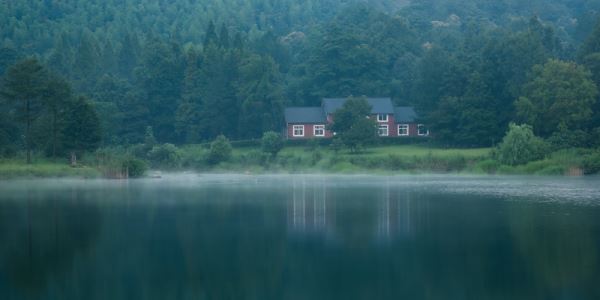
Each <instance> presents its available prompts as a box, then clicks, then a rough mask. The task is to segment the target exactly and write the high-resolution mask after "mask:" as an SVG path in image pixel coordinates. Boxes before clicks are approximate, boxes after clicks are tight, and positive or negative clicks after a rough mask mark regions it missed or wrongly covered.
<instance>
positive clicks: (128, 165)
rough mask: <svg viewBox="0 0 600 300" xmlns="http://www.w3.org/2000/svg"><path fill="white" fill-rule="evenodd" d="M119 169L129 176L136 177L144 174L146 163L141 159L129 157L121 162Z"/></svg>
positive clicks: (146, 168)
mask: <svg viewBox="0 0 600 300" xmlns="http://www.w3.org/2000/svg"><path fill="white" fill-rule="evenodd" d="M121 170H122V171H123V173H124V174H128V177H129V178H138V177H142V176H144V174H145V173H146V171H147V170H148V165H147V164H146V162H144V161H143V160H141V159H137V158H134V157H130V158H127V159H125V160H124V161H123V162H122V163H121Z"/></svg>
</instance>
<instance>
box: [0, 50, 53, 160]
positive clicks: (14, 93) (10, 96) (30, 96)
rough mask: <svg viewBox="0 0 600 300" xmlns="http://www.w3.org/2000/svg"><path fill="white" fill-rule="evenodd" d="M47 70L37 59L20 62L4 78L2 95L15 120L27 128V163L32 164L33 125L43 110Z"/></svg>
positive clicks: (25, 131) (0, 91)
mask: <svg viewBox="0 0 600 300" xmlns="http://www.w3.org/2000/svg"><path fill="white" fill-rule="evenodd" d="M46 76H47V70H46V69H45V68H44V67H43V66H42V65H41V64H40V63H39V61H38V60H37V59H35V58H28V59H25V60H22V61H19V62H18V63H16V64H15V65H13V66H11V67H10V68H9V69H8V70H7V71H6V74H5V76H4V77H3V82H2V86H1V87H2V89H1V90H0V95H1V96H2V98H3V99H4V100H5V101H7V102H8V103H9V105H10V106H11V109H13V110H14V111H15V119H16V120H17V121H18V122H19V123H21V124H22V125H24V126H25V130H24V135H25V150H26V152H27V153H26V154H27V163H31V150H32V134H31V126H32V123H33V122H34V121H35V120H36V119H37V118H38V117H39V115H40V114H41V112H42V109H43V103H42V100H41V98H42V94H43V91H44V88H45V85H44V81H45V79H46Z"/></svg>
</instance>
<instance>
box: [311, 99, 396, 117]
mask: <svg viewBox="0 0 600 300" xmlns="http://www.w3.org/2000/svg"><path fill="white" fill-rule="evenodd" d="M346 100H348V98H324V99H323V110H324V111H325V114H333V113H334V112H335V111H336V110H338V109H340V108H342V106H344V103H345V102H346ZM367 103H369V105H370V106H371V113H372V114H393V113H394V106H393V105H392V99H390V98H367Z"/></svg>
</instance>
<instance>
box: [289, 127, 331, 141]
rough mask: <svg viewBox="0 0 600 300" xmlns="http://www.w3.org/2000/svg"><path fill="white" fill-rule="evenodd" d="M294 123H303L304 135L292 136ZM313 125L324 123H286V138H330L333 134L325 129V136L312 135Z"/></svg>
mask: <svg viewBox="0 0 600 300" xmlns="http://www.w3.org/2000/svg"><path fill="white" fill-rule="evenodd" d="M294 125H304V136H302V137H300V136H294ZM314 125H326V124H298V123H288V124H287V137H288V139H310V138H330V137H332V136H333V134H332V133H331V131H329V130H327V129H325V136H324V137H323V136H315V135H314Z"/></svg>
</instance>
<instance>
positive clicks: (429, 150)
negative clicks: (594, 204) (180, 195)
mask: <svg viewBox="0 0 600 300" xmlns="http://www.w3.org/2000/svg"><path fill="white" fill-rule="evenodd" d="M248 149H256V148H239V149H234V154H236V153H243V152H245V151H248ZM257 150H259V149H257ZM319 150H320V151H322V152H323V153H324V154H330V153H333V151H331V150H330V149H329V148H328V147H320V148H319ZM490 150H491V148H475V149H455V148H452V149H444V148H433V147H427V146H421V145H399V146H380V147H369V148H367V149H366V150H365V151H362V152H359V153H356V154H350V153H349V152H348V151H346V150H344V151H340V154H341V155H353V156H371V157H377V156H388V155H390V154H391V155H398V156H403V157H425V156H428V155H432V156H436V157H450V156H457V155H462V156H464V157H465V158H467V159H469V158H481V157H484V156H487V155H488V154H489V152H490ZM281 154H294V155H299V156H305V155H310V151H309V149H308V147H306V146H294V147H286V148H284V149H283V150H282V151H281Z"/></svg>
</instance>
